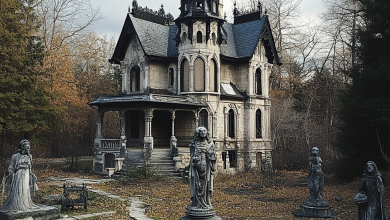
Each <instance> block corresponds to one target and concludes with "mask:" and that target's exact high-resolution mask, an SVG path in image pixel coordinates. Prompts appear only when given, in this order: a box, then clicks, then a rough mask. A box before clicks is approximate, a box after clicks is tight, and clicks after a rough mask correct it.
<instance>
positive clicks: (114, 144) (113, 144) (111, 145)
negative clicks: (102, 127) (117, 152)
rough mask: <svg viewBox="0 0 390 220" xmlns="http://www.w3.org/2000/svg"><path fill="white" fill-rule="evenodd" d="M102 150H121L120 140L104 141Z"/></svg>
mask: <svg viewBox="0 0 390 220" xmlns="http://www.w3.org/2000/svg"><path fill="white" fill-rule="evenodd" d="M101 141H102V148H103V149H119V148H120V141H121V140H120V139H102V140H101Z"/></svg>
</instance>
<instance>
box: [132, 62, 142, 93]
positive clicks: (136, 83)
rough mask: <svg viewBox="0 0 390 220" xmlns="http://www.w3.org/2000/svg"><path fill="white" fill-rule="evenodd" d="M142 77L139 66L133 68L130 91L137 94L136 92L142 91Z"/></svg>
mask: <svg viewBox="0 0 390 220" xmlns="http://www.w3.org/2000/svg"><path fill="white" fill-rule="evenodd" d="M140 80H141V77H140V68H139V66H134V67H133V68H131V71H130V91H131V92H135V91H140V84H141V82H140Z"/></svg>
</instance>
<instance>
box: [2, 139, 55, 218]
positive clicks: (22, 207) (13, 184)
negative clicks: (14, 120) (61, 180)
mask: <svg viewBox="0 0 390 220" xmlns="http://www.w3.org/2000/svg"><path fill="white" fill-rule="evenodd" d="M31 166H32V156H31V154H30V142H29V141H28V140H22V141H21V142H20V145H19V149H18V152H17V153H16V154H14V155H12V158H11V163H10V165H9V167H8V173H9V174H8V175H7V176H5V177H4V180H3V184H4V185H3V192H2V204H1V205H2V207H1V208H0V219H4V220H7V219H24V218H27V217H32V218H35V217H36V218H39V219H55V218H58V217H59V210H58V209H57V208H54V207H50V206H42V205H37V204H35V203H34V202H33V200H32V195H34V192H35V191H36V190H38V186H37V184H36V182H37V178H36V176H35V175H34V173H33V172H32V169H31ZM5 188H7V190H6V189H5ZM5 192H7V200H6V201H5V203H4V204H3V202H4V201H3V200H4V193H5ZM43 216H45V217H44V218H43Z"/></svg>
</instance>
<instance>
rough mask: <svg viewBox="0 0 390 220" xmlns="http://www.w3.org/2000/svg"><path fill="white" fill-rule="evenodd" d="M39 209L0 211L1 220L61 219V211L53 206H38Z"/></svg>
mask: <svg viewBox="0 0 390 220" xmlns="http://www.w3.org/2000/svg"><path fill="white" fill-rule="evenodd" d="M38 206H39V208H36V209H31V210H25V211H7V210H1V209H0V219H1V220H18V219H21V220H25V219H29V220H30V219H31V220H52V219H59V218H60V210H59V209H58V208H56V207H53V206H45V205H38Z"/></svg>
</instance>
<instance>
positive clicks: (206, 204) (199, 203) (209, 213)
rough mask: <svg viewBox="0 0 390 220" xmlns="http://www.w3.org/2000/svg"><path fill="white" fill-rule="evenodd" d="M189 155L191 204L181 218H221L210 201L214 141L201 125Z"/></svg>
mask: <svg viewBox="0 0 390 220" xmlns="http://www.w3.org/2000/svg"><path fill="white" fill-rule="evenodd" d="M190 156H191V159H190V172H189V177H190V181H191V182H190V184H191V204H190V205H188V207H187V209H186V216H185V217H182V218H181V220H190V219H207V220H222V218H220V217H218V216H216V213H215V210H214V208H213V206H212V205H211V202H210V199H211V197H212V195H213V182H214V171H215V170H216V169H215V162H216V156H215V151H214V142H213V141H212V140H211V138H210V136H209V134H208V132H207V129H206V128H205V127H203V126H200V127H198V128H197V129H196V131H195V135H194V138H193V140H192V141H191V143H190Z"/></svg>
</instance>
